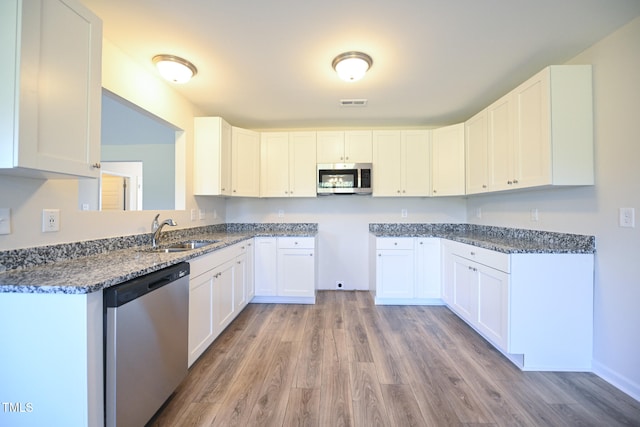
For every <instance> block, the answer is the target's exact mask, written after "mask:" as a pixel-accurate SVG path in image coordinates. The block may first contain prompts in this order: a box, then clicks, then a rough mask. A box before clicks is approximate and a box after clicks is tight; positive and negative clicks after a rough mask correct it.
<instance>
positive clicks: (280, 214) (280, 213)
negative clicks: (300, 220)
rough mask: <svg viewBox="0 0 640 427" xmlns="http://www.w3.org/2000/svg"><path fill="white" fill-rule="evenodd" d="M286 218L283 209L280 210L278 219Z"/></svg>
mask: <svg viewBox="0 0 640 427" xmlns="http://www.w3.org/2000/svg"><path fill="white" fill-rule="evenodd" d="M283 216H284V211H283V210H282V209H278V218H282V217H283Z"/></svg>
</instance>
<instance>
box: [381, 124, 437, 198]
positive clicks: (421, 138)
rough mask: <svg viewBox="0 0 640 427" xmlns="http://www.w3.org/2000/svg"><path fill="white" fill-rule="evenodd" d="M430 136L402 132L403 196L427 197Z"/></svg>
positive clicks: (427, 134) (427, 133)
mask: <svg viewBox="0 0 640 427" xmlns="http://www.w3.org/2000/svg"><path fill="white" fill-rule="evenodd" d="M430 136H431V133H430V131H428V130H404V131H402V145H401V156H402V162H401V164H402V166H401V171H402V174H401V181H402V182H401V187H402V195H403V196H410V197H422V196H428V195H429V193H430V190H431V187H430V184H431V159H430V155H429V152H430V148H431V147H430ZM375 173H377V172H375ZM374 176H375V175H374ZM374 189H375V187H374Z"/></svg>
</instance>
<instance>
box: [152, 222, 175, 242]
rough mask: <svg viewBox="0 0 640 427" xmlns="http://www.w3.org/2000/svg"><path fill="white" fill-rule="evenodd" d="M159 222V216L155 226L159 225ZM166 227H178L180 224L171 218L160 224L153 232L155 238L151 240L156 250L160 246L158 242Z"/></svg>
mask: <svg viewBox="0 0 640 427" xmlns="http://www.w3.org/2000/svg"><path fill="white" fill-rule="evenodd" d="M157 220H158V215H157V216H156V219H155V220H154V226H155V224H156V223H157ZM165 225H169V226H172V227H175V226H176V225H178V223H177V222H175V221H174V220H172V219H171V218H167V219H165V220H164V221H162V222H161V223H160V224H158V226H157V228H156V229H155V231H154V232H153V238H152V239H151V244H152V246H153V247H154V248H155V247H156V246H158V242H159V241H160V233H162V229H163V228H164V226H165Z"/></svg>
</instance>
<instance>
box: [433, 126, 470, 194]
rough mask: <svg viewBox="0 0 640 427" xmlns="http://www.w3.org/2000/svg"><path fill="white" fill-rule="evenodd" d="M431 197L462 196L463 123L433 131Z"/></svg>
mask: <svg viewBox="0 0 640 427" xmlns="http://www.w3.org/2000/svg"><path fill="white" fill-rule="evenodd" d="M431 158H432V163H431V165H432V179H431V193H432V195H433V196H458V195H462V194H464V184H465V183H464V181H465V179H464V123H459V124H456V125H451V126H446V127H442V128H439V129H434V130H433V141H432V157H431Z"/></svg>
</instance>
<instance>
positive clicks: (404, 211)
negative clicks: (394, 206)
mask: <svg viewBox="0 0 640 427" xmlns="http://www.w3.org/2000/svg"><path fill="white" fill-rule="evenodd" d="M407 214H408V213H407V210H406V209H402V210H401V211H400V216H401V217H402V218H406V217H407Z"/></svg>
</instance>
